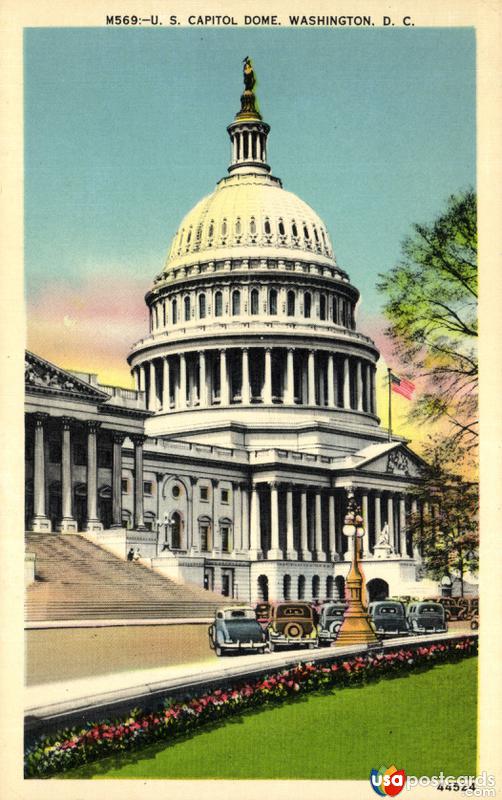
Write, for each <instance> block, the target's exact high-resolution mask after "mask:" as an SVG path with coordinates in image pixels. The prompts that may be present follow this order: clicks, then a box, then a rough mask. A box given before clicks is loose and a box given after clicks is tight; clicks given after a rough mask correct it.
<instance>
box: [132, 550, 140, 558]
mask: <svg viewBox="0 0 502 800" xmlns="http://www.w3.org/2000/svg"><path fill="white" fill-rule="evenodd" d="M140 558H141V553H140V552H139V547H137V548H136V549H135V551H134V555H133V557H132V559H133V561H139V560H140Z"/></svg>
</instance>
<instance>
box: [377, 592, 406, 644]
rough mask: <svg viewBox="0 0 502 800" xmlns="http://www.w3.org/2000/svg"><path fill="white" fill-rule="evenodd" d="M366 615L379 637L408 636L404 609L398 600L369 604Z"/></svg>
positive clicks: (378, 601)
mask: <svg viewBox="0 0 502 800" xmlns="http://www.w3.org/2000/svg"><path fill="white" fill-rule="evenodd" d="M368 613H369V615H370V617H371V620H372V622H373V625H374V626H375V632H376V633H378V634H379V635H380V636H407V635H408V633H409V626H408V622H407V620H406V612H405V608H404V605H403V603H401V602H400V601H399V600H376V601H374V602H373V603H370V604H369V606H368Z"/></svg>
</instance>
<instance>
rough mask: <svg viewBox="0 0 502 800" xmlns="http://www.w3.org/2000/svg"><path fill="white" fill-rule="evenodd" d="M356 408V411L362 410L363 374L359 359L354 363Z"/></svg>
mask: <svg viewBox="0 0 502 800" xmlns="http://www.w3.org/2000/svg"><path fill="white" fill-rule="evenodd" d="M356 395H357V398H356V408H357V410H358V411H362V410H363V373H362V364H361V359H360V358H358V359H357V361H356Z"/></svg>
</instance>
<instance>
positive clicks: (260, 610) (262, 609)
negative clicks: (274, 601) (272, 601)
mask: <svg viewBox="0 0 502 800" xmlns="http://www.w3.org/2000/svg"><path fill="white" fill-rule="evenodd" d="M269 612H270V606H269V605H267V603H264V604H262V605H259V606H256V611H255V614H256V616H257V617H268V615H269Z"/></svg>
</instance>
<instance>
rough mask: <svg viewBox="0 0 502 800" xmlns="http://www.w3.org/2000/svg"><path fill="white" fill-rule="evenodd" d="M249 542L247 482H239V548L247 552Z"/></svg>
mask: <svg viewBox="0 0 502 800" xmlns="http://www.w3.org/2000/svg"><path fill="white" fill-rule="evenodd" d="M250 546H251V545H250V542H249V489H248V486H247V484H245V483H241V550H242V551H243V552H244V553H247V552H248V551H249V548H250Z"/></svg>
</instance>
